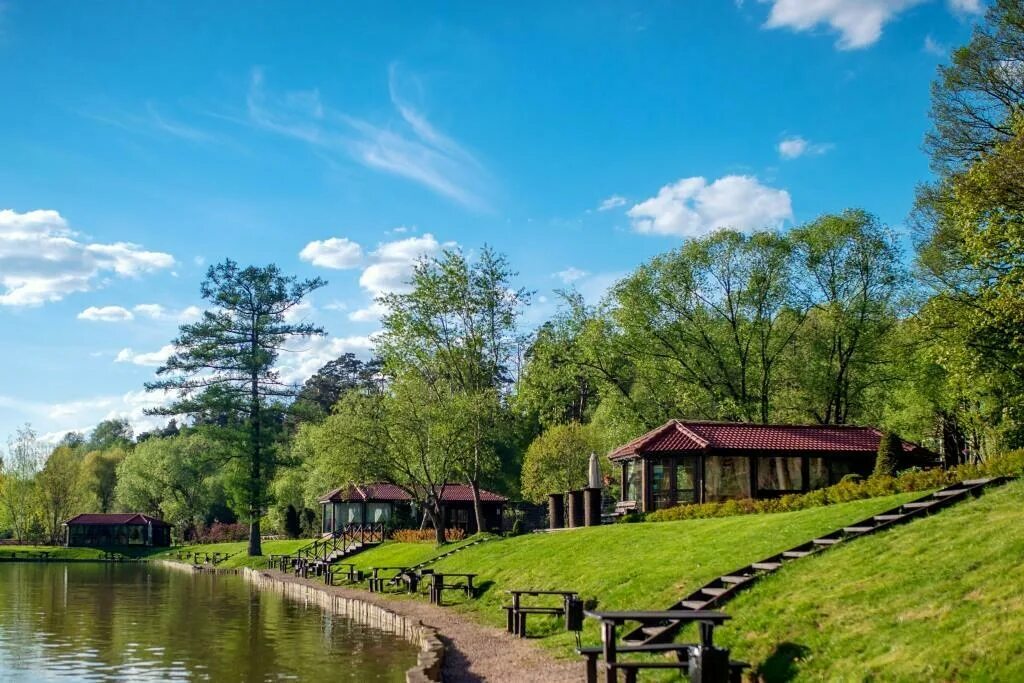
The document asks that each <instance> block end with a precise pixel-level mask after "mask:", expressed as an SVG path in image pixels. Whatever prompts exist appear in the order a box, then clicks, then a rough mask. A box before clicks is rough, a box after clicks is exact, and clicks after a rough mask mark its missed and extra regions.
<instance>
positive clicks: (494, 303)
mask: <svg viewBox="0 0 1024 683" xmlns="http://www.w3.org/2000/svg"><path fill="white" fill-rule="evenodd" d="M514 276H515V273H513V272H512V271H511V269H510V268H509V266H508V262H507V260H506V258H505V257H504V256H502V255H499V254H497V253H496V252H494V251H493V250H492V249H490V248H489V247H486V246H485V247H484V248H483V249H482V250H481V251H480V254H479V256H478V257H477V258H476V259H474V260H473V261H472V262H471V261H469V260H467V259H466V257H465V256H464V255H463V254H462V253H461V252H459V251H445V252H444V254H443V255H442V256H441V258H437V259H425V260H422V261H420V262H419V263H418V264H417V265H416V268H415V270H414V272H413V275H412V279H411V281H410V283H409V284H410V289H409V291H408V292H406V293H393V294H388V295H385V296H383V297H381V299H380V303H381V304H382V305H383V306H384V307H385V308H386V309H387V311H388V312H387V314H386V315H385V316H384V319H383V330H382V333H381V336H380V341H379V343H378V347H377V351H378V353H379V354H380V356H381V358H382V359H383V361H384V367H385V370H386V371H387V373H388V374H390V375H392V376H395V377H404V376H407V375H416V377H418V379H417V380H411V381H413V382H420V383H422V384H423V386H426V387H428V388H429V389H430V391H429V392H428V393H427V394H425V397H426V398H428V399H429V400H432V401H434V402H437V403H438V404H439V405H443V404H446V403H449V402H450V401H452V400H455V399H454V398H453V397H452V396H451V394H452V393H453V392H454V394H456V395H457V398H458V400H459V401H460V402H461V404H462V406H463V410H464V411H466V413H467V415H468V418H469V424H470V427H471V431H470V440H469V442H468V447H467V449H466V451H465V454H464V455H465V457H464V459H463V461H462V463H461V466H460V468H459V469H458V473H459V474H460V475H461V476H462V477H463V478H464V479H465V480H466V481H467V483H468V484H469V486H470V488H471V490H472V492H473V507H474V511H475V514H476V522H477V528H478V529H484V528H486V527H485V523H484V516H483V507H482V505H481V504H480V487H481V480H482V479H483V478H484V477H487V476H490V475H493V474H494V473H495V472H496V471H498V470H499V469H500V468H499V464H500V463H499V462H498V452H499V448H498V445H499V444H500V442H501V441H502V440H503V439H504V438H505V435H506V434H507V433H508V428H509V425H508V420H509V417H510V416H509V413H508V408H507V401H506V398H507V393H508V389H509V388H510V386H511V385H512V384H513V382H514V380H515V377H514V371H515V370H516V368H514V367H513V365H514V363H515V361H516V360H517V358H518V356H517V349H518V337H517V334H518V319H519V316H520V314H521V312H522V308H523V306H525V305H526V304H527V303H528V301H529V297H530V294H529V293H528V292H527V291H526V290H524V289H514V288H513V287H512V285H511V280H512V278H513V277H514ZM437 416H438V419H444V420H450V421H452V422H453V423H452V424H450V425H449V426H448V430H449V431H450V432H452V433H454V432H458V431H460V430H461V429H462V425H461V424H460V423H461V421H462V419H463V416H462V415H454V414H451V413H446V412H439V413H437Z"/></svg>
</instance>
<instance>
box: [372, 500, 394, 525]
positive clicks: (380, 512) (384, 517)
mask: <svg viewBox="0 0 1024 683" xmlns="http://www.w3.org/2000/svg"><path fill="white" fill-rule="evenodd" d="M366 516H367V517H369V518H370V519H369V521H370V522H372V523H374V524H379V523H382V522H389V521H391V504H390V503H370V504H369V505H367V506H366Z"/></svg>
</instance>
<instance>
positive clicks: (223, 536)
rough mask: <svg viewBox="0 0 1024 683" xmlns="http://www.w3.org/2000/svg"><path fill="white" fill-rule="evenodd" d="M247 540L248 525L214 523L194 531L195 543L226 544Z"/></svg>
mask: <svg viewBox="0 0 1024 683" xmlns="http://www.w3.org/2000/svg"><path fill="white" fill-rule="evenodd" d="M248 538H249V525H248V524H242V523H238V524H225V523H224V522H214V523H213V524H211V525H210V526H208V527H205V528H200V529H198V530H197V531H196V537H195V542H196V543H226V542H228V541H244V540H246V539H248Z"/></svg>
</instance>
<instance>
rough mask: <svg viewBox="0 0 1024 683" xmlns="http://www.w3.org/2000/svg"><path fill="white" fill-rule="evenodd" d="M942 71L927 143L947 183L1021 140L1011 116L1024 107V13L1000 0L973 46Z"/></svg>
mask: <svg viewBox="0 0 1024 683" xmlns="http://www.w3.org/2000/svg"><path fill="white" fill-rule="evenodd" d="M951 57H952V60H951V61H952V63H951V64H949V65H946V66H940V67H939V74H938V78H937V79H936V80H935V82H934V83H932V107H931V119H932V123H933V125H934V129H933V130H932V131H931V132H929V133H928V135H927V136H926V138H925V147H926V149H927V150H928V152H929V153H930V154H931V158H932V167H933V168H934V170H935V171H936V172H937V173H938V174H939V176H940V177H942V178H944V177H947V176H948V175H951V174H952V175H955V174H957V173H959V172H961V171H963V170H964V169H966V168H968V167H969V166H971V165H972V164H973V163H974V162H976V161H978V160H980V159H981V158H982V157H983V156H984V155H985V154H987V153H988V152H989V151H990V150H992V149H993V148H994V147H995V146H997V145H998V144H1000V143H1002V142H1006V141H1007V140H1009V139H1010V138H1012V137H1014V136H1015V131H1014V130H1013V126H1012V122H1011V120H1010V119H1011V114H1013V113H1016V112H1019V111H1020V106H1021V103H1022V102H1024V77H1022V74H1024V71H1022V67H1024V8H1022V7H1021V3H1020V1H1019V0H996V1H995V2H994V3H992V5H991V6H990V7H989V9H988V11H987V12H986V14H985V20H984V21H982V22H979V23H978V25H977V26H976V27H975V29H974V34H973V35H972V37H971V40H970V42H969V43H968V44H967V45H965V46H963V47H961V48H958V49H957V50H954V51H953V53H952V55H951Z"/></svg>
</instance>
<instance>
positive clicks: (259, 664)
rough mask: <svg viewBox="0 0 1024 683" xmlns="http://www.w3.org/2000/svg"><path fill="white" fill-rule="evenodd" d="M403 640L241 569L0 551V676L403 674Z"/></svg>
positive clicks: (409, 657) (358, 677)
mask: <svg viewBox="0 0 1024 683" xmlns="http://www.w3.org/2000/svg"><path fill="white" fill-rule="evenodd" d="M415 659H416V654H415V649H414V648H413V647H412V645H410V644H409V643H406V642H405V641H403V640H400V639H398V638H395V637H394V636H391V635H388V634H385V633H383V632H381V631H378V630H376V629H371V628H367V627H364V626H360V625H359V624H357V623H355V622H352V621H350V620H348V619H345V618H343V617H338V616H333V615H328V614H325V613H324V612H323V611H322V610H321V609H320V608H319V607H315V606H305V605H303V604H302V603H300V602H296V601H292V600H288V599H286V598H285V597H283V596H281V595H278V594H276V593H270V592H262V593H261V592H259V591H258V590H256V589H255V588H252V587H251V586H249V585H248V584H246V583H244V582H243V581H242V580H241V578H239V577H235V576H212V575H209V574H191V573H186V572H179V571H175V570H172V569H167V568H163V567H160V566H158V565H147V564H123V565H107V564H56V563H54V564H29V563H24V564H18V563H0V681H4V682H6V681H19V682H20V681H176V680H190V681H191V680H197V681H218V682H219V681H282V680H299V681H314V680H315V681H339V680H340V681H346V680H349V681H402V680H404V678H405V677H404V672H405V670H406V669H407V668H409V667H410V666H412V665H413V664H414V663H415Z"/></svg>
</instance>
